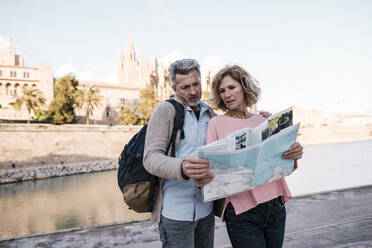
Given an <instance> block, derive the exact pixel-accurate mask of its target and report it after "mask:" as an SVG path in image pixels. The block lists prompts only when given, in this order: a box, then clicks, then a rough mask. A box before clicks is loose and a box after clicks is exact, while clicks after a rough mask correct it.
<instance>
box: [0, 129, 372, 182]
mask: <svg viewBox="0 0 372 248" xmlns="http://www.w3.org/2000/svg"><path fill="white" fill-rule="evenodd" d="M370 139H372V136H368V137H360V138H359V139H355V138H349V139H346V140H340V139H338V140H328V141H326V140H323V141H322V142H315V141H314V140H301V136H300V138H299V142H300V143H301V144H302V145H303V146H304V147H306V146H313V145H325V144H340V143H350V142H358V141H364V140H370ZM117 168H118V162H117V159H115V160H114V159H107V160H91V161H81V162H72V163H62V164H47V165H40V166H25V167H21V168H11V167H8V168H0V185H1V184H7V183H16V182H23V181H32V180H41V179H47V178H53V177H61V176H69V175H77V174H86V173H94V172H103V171H108V170H116V169H117Z"/></svg>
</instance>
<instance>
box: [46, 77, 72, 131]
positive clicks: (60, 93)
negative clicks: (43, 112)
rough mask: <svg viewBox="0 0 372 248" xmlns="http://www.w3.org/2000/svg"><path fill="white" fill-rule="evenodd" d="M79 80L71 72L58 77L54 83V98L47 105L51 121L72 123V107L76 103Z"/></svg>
mask: <svg viewBox="0 0 372 248" xmlns="http://www.w3.org/2000/svg"><path fill="white" fill-rule="evenodd" d="M78 85H79V81H78V80H77V79H75V76H74V75H72V74H69V75H66V76H64V77H62V78H60V79H58V80H57V81H56V82H55V83H54V95H55V96H54V99H53V101H52V102H51V104H50V105H49V112H50V114H51V116H52V119H53V122H54V123H57V124H64V123H73V122H75V120H76V114H75V111H74V109H75V108H77V107H78V106H79V105H78V97H79V90H78Z"/></svg>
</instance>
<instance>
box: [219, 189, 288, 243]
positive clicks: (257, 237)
mask: <svg viewBox="0 0 372 248" xmlns="http://www.w3.org/2000/svg"><path fill="white" fill-rule="evenodd" d="M224 216H225V221H226V226H227V232H228V234H229V238H230V241H231V244H232V246H233V247H234V248H239V247H244V248H247V247H253V248H265V247H267V248H279V247H282V245H283V240H284V232H285V219H286V210H285V206H284V200H283V197H281V196H280V197H277V198H275V199H272V200H270V201H267V202H264V203H262V204H259V205H257V206H256V207H255V208H252V209H250V210H248V211H246V212H244V213H241V214H239V215H236V214H235V210H234V207H233V206H232V204H231V203H229V204H228V205H227V207H226V210H225V215H224Z"/></svg>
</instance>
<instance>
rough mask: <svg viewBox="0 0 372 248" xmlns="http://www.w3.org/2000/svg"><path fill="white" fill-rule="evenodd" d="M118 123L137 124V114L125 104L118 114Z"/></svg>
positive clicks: (138, 120) (138, 119)
mask: <svg viewBox="0 0 372 248" xmlns="http://www.w3.org/2000/svg"><path fill="white" fill-rule="evenodd" d="M119 121H120V125H138V123H139V122H140V118H139V116H138V115H137V114H136V113H134V112H133V111H132V109H131V108H130V107H128V106H125V107H124V108H123V110H122V111H121V113H120V115H119Z"/></svg>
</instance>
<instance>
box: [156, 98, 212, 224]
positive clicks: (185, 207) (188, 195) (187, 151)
mask: <svg viewBox="0 0 372 248" xmlns="http://www.w3.org/2000/svg"><path fill="white" fill-rule="evenodd" d="M199 105H200V116H199V121H198V120H197V118H196V116H195V113H194V111H193V110H192V109H191V108H190V107H189V106H186V108H185V110H186V113H185V121H184V125H183V130H184V132H185V138H184V139H182V140H181V141H180V143H179V145H178V148H177V150H176V157H177V158H186V157H197V156H198V153H197V148H198V147H199V146H202V145H205V135H206V133H207V127H208V122H209V120H210V112H209V107H208V105H207V104H205V103H204V102H202V101H200V102H199ZM162 193H163V208H162V215H163V216H164V217H166V218H168V219H172V220H179V221H196V220H198V219H201V218H204V217H206V216H208V215H209V214H210V213H211V212H212V210H213V202H203V199H202V192H201V190H200V189H198V188H197V187H196V185H195V183H194V181H193V180H192V179H189V180H188V181H187V182H180V181H177V180H169V179H164V182H163V187H162Z"/></svg>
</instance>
